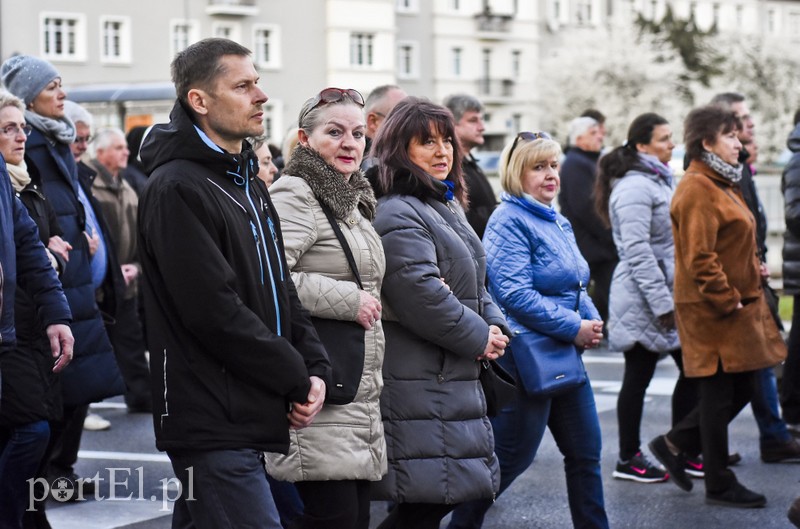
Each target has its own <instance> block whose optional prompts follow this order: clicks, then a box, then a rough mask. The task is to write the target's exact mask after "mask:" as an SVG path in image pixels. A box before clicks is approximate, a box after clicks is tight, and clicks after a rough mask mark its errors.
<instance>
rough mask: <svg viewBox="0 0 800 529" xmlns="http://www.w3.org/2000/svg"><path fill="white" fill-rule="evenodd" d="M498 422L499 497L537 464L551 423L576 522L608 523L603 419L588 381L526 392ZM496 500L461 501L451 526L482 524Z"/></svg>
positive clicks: (596, 525)
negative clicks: (560, 389) (549, 392)
mask: <svg viewBox="0 0 800 529" xmlns="http://www.w3.org/2000/svg"><path fill="white" fill-rule="evenodd" d="M504 367H506V366H505V365H504ZM492 427H493V428H494V438H495V453H496V454H497V459H498V460H499V462H500V490H499V492H498V493H497V495H498V496H500V494H502V493H503V491H504V490H505V489H506V488H508V486H509V485H511V483H512V482H513V481H514V480H515V479H516V478H517V476H519V475H520V474H522V473H523V472H524V471H525V470H526V469H527V468H528V467H529V466H530V465H531V463H532V462H533V458H534V456H535V455H536V451H537V450H538V449H539V443H541V441H542V437H543V436H544V429H545V427H548V428H550V433H551V434H553V438H554V439H555V441H556V444H557V445H558V449H559V450H560V451H561V453H562V454H563V455H564V472H565V473H566V475H567V495H568V497H569V509H570V513H571V514H572V524H573V526H574V527H576V528H580V529H589V528H602V529H607V528H608V518H607V517H606V512H605V506H604V501H603V479H602V476H601V474H600V450H601V442H602V438H601V433H600V421H599V419H598V418H597V408H596V407H595V404H594V393H593V392H592V387H591V385H590V384H589V383H588V382H587V383H586V384H584V385H583V386H581V387H579V388H576V389H573V390H571V391H569V392H567V393H565V394H563V395H558V396H556V397H553V398H535V397H529V396H527V395H525V394H524V393H523V392H520V393H519V396H518V397H517V399H516V400H515V401H514V402H513V403H512V404H510V405H509V406H508V407H506V408H504V409H503V410H502V411H501V412H500V415H498V416H497V417H495V418H494V419H492ZM491 505H492V500H490V499H489V500H475V501H471V502H467V503H464V504H461V505H460V506H458V507H457V508H456V510H455V511H454V512H453V517H452V521H451V522H450V526H449V529H466V528H473V529H477V528H479V527H481V525H482V524H483V518H484V516H485V514H486V511H487V510H488V509H489V507H491Z"/></svg>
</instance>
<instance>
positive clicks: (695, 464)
mask: <svg viewBox="0 0 800 529" xmlns="http://www.w3.org/2000/svg"><path fill="white" fill-rule="evenodd" d="M684 459H685V460H686V466H685V467H684V468H685V470H686V473H687V474H689V475H690V476H692V477H693V478H697V479H703V478H704V477H705V476H706V473H705V472H704V471H703V456H697V457H685V458H684Z"/></svg>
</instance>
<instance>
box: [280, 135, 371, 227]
mask: <svg viewBox="0 0 800 529" xmlns="http://www.w3.org/2000/svg"><path fill="white" fill-rule="evenodd" d="M283 173H284V174H287V175H292V176H298V177H300V178H302V179H303V180H305V181H306V182H308V185H309V187H311V191H313V192H314V196H316V197H317V200H319V201H320V202H322V203H324V204H325V205H327V206H328V207H329V208H331V211H332V212H333V215H334V216H335V217H336V218H337V219H340V220H344V219H346V218H347V217H349V216H350V214H351V213H352V212H353V210H354V209H355V208H356V206H358V209H359V211H361V214H362V215H364V217H365V218H367V219H368V220H370V221H372V220H373V219H374V218H375V208H376V206H377V202H376V200H375V193H374V192H373V190H372V186H370V184H369V181H368V180H367V179H366V178H364V173H362V172H361V170H358V171H356V172H354V173H353V174H351V175H350V179H349V180H345V178H344V175H342V173H340V172H339V171H337V170H336V169H334V168H333V166H331V165H330V164H328V163H327V162H326V161H325V160H323V159H322V157H321V156H320V155H319V153H318V152H317V151H315V150H313V149H311V148H309V147H304V146H302V145H298V146H297V147H296V148H295V150H294V151H293V152H292V157H291V158H289V163H287V164H286V167H285V168H284V169H283Z"/></svg>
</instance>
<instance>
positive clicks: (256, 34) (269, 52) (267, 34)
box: [253, 25, 281, 68]
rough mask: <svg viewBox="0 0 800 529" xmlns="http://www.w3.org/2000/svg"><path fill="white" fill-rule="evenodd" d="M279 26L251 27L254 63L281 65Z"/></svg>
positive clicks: (263, 65)
mask: <svg viewBox="0 0 800 529" xmlns="http://www.w3.org/2000/svg"><path fill="white" fill-rule="evenodd" d="M280 51H281V50H280V27H279V26H275V25H259V26H256V27H255V28H254V29H253V52H254V59H255V62H256V65H258V66H259V67H261V68H279V67H280V65H281V53H280Z"/></svg>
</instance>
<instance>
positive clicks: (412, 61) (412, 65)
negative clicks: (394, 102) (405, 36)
mask: <svg viewBox="0 0 800 529" xmlns="http://www.w3.org/2000/svg"><path fill="white" fill-rule="evenodd" d="M406 50H407V51H408V64H409V68H408V71H405V70H404V69H403V66H404V63H405V60H404V59H405V55H404V54H405V51H406ZM419 59H420V56H419V43H418V42H417V41H414V40H398V41H397V78H398V79H419Z"/></svg>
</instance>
